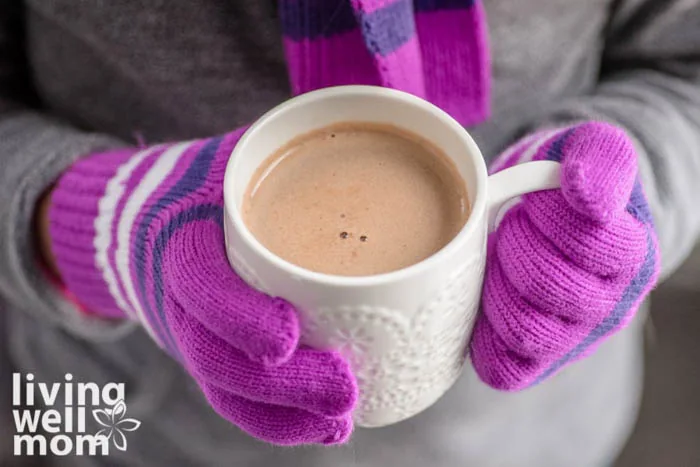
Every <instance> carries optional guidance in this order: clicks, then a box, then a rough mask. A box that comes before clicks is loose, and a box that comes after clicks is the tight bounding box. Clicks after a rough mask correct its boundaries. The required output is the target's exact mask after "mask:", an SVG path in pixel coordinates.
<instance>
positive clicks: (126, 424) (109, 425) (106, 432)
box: [92, 400, 141, 451]
mask: <svg viewBox="0 0 700 467" xmlns="http://www.w3.org/2000/svg"><path fill="white" fill-rule="evenodd" d="M125 415H126V404H125V403H124V401H123V400H120V401H119V402H117V403H116V404H114V407H112V408H106V409H95V410H93V411H92V416H93V417H94V418H95V420H96V421H97V423H99V424H100V425H102V426H103V427H104V428H102V429H100V431H98V432H97V433H96V434H95V437H98V436H103V437H105V438H107V440H109V439H112V442H113V443H114V447H116V448H117V449H119V450H120V451H126V436H125V435H124V432H125V431H136V430H138V428H139V427H140V426H141V422H140V421H138V420H134V419H133V418H124V416H125Z"/></svg>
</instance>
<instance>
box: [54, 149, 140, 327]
mask: <svg viewBox="0 0 700 467" xmlns="http://www.w3.org/2000/svg"><path fill="white" fill-rule="evenodd" d="M136 151H137V150H136V149H133V148H129V149H121V150H114V151H109V152H104V153H99V154H94V155H91V156H89V157H86V158H84V159H82V160H79V161H78V162H76V163H75V164H74V165H73V166H72V167H71V168H70V169H69V170H68V171H66V172H65V173H64V174H63V176H62V177H61V178H60V180H59V182H58V184H57V186H56V187H55V188H54V190H53V192H52V194H51V205H50V208H49V232H50V236H51V249H52V252H53V254H54V256H55V258H56V264H57V266H58V270H59V271H60V273H61V279H62V280H63V282H64V283H65V285H66V287H67V288H68V290H70V292H71V293H72V294H73V295H74V296H75V297H76V298H77V300H78V301H79V302H80V303H81V304H82V305H83V306H84V307H85V308H86V309H87V310H89V311H90V312H91V313H94V314H97V315H100V316H103V317H107V318H124V317H125V316H126V314H125V311H124V310H122V309H120V308H119V306H117V303H116V301H115V299H114V298H113V296H112V294H111V293H110V291H109V287H108V285H107V282H105V280H104V278H103V274H102V271H101V268H100V265H99V264H98V261H99V258H98V257H97V250H96V247H95V238H96V234H97V231H96V225H95V221H96V219H97V217H98V214H99V209H100V200H101V199H102V198H103V196H104V194H105V190H106V188H107V183H108V181H109V180H110V179H111V178H112V177H114V176H115V174H116V172H117V170H118V169H119V167H120V166H121V165H122V164H124V163H125V162H126V161H127V160H129V158H131V157H132V156H133V155H134V153H135V152H136ZM105 208H107V209H115V208H116V206H112V207H109V206H102V209H105Z"/></svg>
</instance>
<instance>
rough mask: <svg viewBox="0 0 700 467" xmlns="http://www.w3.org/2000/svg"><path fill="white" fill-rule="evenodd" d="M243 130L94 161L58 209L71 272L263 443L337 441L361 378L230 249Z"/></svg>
mask: <svg viewBox="0 0 700 467" xmlns="http://www.w3.org/2000/svg"><path fill="white" fill-rule="evenodd" d="M241 133H242V131H241V130H239V131H235V132H233V133H230V134H227V135H224V136H222V137H216V138H212V139H206V140H200V141H193V142H184V143H177V144H168V145H158V146H154V147H151V148H145V149H142V150H137V149H125V150H117V151H113V152H107V153H102V154H95V155H92V156H90V157H86V158H84V159H82V160H80V161H79V162H78V163H76V164H75V165H74V166H73V167H72V168H71V169H70V170H69V171H68V172H66V173H65V175H64V176H63V177H62V178H61V179H60V181H59V183H58V186H57V187H56V188H55V190H54V192H53V195H52V205H51V209H50V213H49V215H50V221H51V227H50V229H51V238H52V246H53V250H54V253H55V255H56V259H57V262H58V267H59V269H60V271H61V273H62V278H63V280H64V281H65V282H66V285H67V286H68V288H69V289H70V290H71V291H72V292H73V293H74V294H75V295H76V296H77V297H78V298H79V299H80V301H81V303H82V304H83V305H85V306H86V307H88V308H89V309H90V310H93V311H94V312H96V313H99V314H101V315H103V316H108V317H115V318H116V317H125V316H128V317H129V318H131V319H134V320H138V321H139V322H141V324H142V325H143V326H144V328H145V329H146V330H147V331H148V332H149V334H150V335H151V337H152V338H153V339H154V340H155V341H156V342H157V343H158V344H159V345H160V346H161V347H162V348H163V349H164V350H166V351H167V352H168V353H169V354H170V355H171V356H173V357H174V358H176V359H177V360H179V361H180V362H181V363H182V365H183V366H184V367H185V368H186V369H187V371H188V372H189V373H190V374H191V375H192V376H193V377H194V379H195V380H196V381H197V383H198V384H199V386H200V387H201V389H202V390H203V392H204V394H205V395H206V397H207V399H208V400H209V402H210V403H211V405H212V407H213V408H214V409H215V410H216V411H217V412H218V413H219V414H220V415H221V416H223V417H224V418H226V419H228V420H230V421H231V422H233V423H234V424H236V425H238V426H239V427H240V428H242V429H243V430H245V431H247V432H248V433H250V434H251V435H253V436H256V437H258V438H260V439H263V440H266V441H269V442H272V443H276V444H282V445H288V444H304V443H326V444H332V443H339V442H343V441H345V440H346V439H347V438H348V436H349V435H350V433H351V431H352V421H351V418H350V412H351V410H352V408H353V407H354V404H355V401H356V398H357V387H356V384H355V380H354V377H353V375H352V373H351V371H350V368H349V366H348V364H347V363H346V362H345V361H344V360H343V359H342V358H341V357H340V356H339V355H338V354H336V353H333V352H324V351H318V350H314V349H308V348H298V339H299V325H298V321H297V316H296V313H295V310H294V309H293V308H292V306H291V305H289V304H288V303H286V302H285V301H284V300H282V299H278V298H272V297H268V296H266V295H264V294H262V293H260V292H257V291H256V290H254V289H252V288H250V287H248V286H247V284H245V283H244V282H243V280H242V279H240V278H239V277H238V276H237V275H236V274H235V273H234V272H233V270H232V269H231V267H230V266H229V264H228V261H227V259H226V253H225V250H224V239H223V230H222V212H223V193H222V192H223V177H224V171H225V167H226V162H227V160H228V158H229V156H230V154H231V150H232V149H233V147H234V145H235V144H236V142H237V141H238V138H239V137H240V135H241Z"/></svg>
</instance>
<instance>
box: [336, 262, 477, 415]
mask: <svg viewBox="0 0 700 467" xmlns="http://www.w3.org/2000/svg"><path fill="white" fill-rule="evenodd" d="M482 275H483V266H482V264H481V262H480V261H473V262H470V263H468V264H466V265H465V266H464V267H463V268H462V269H460V270H459V271H457V272H456V273H455V274H454V275H453V276H452V278H451V279H450V280H449V281H448V282H447V283H446V284H445V285H444V287H443V288H442V289H440V290H439V291H438V292H437V293H436V294H435V295H434V296H433V298H432V299H431V300H429V301H428V302H427V303H426V304H425V305H424V306H423V307H422V308H421V309H420V311H419V313H418V314H417V316H416V317H415V318H414V319H413V320H412V322H411V325H410V328H409V329H410V333H408V335H407V339H405V340H403V341H402V345H397V346H395V347H393V349H391V351H390V352H388V353H385V354H381V355H379V356H378V357H377V354H374V353H372V355H373V357H377V358H367V355H368V353H367V352H365V353H364V356H365V357H364V358H360V359H357V358H355V359H353V360H352V361H353V362H354V365H353V368H355V369H356V377H357V378H358V383H359V385H360V391H361V396H362V397H361V402H360V406H359V408H358V410H357V412H356V420H357V421H358V422H360V423H362V424H364V425H366V426H371V425H372V423H371V420H369V419H366V418H364V417H365V414H370V413H377V412H378V411H383V412H386V411H391V412H393V413H394V414H396V418H398V419H402V418H406V417H407V416H409V415H410V414H411V413H415V410H416V408H417V407H421V408H426V407H429V406H430V405H432V404H433V403H434V402H435V400H436V399H437V398H438V397H439V396H440V395H441V394H442V393H443V392H444V390H445V389H446V388H448V387H450V386H451V385H452V384H453V383H454V382H455V381H456V380H457V378H458V377H459V375H460V374H461V370H462V364H463V362H464V360H465V359H466V348H467V343H468V339H469V335H470V333H471V327H472V326H473V324H474V319H475V315H476V312H477V310H478V305H479V300H480V296H481V294H480V290H479V289H478V288H477V289H475V288H474V284H475V283H480V281H481V277H482ZM465 312H466V313H465ZM346 348H348V347H346ZM426 369H427V371H426ZM387 383H389V384H387ZM375 386H376V388H375ZM377 388H382V389H377ZM387 388H388V389H387Z"/></svg>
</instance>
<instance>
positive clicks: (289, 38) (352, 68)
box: [279, 0, 491, 126]
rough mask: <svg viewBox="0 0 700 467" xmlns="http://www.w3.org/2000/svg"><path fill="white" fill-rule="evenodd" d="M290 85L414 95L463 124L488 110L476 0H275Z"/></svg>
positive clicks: (298, 89)
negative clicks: (346, 86)
mask: <svg viewBox="0 0 700 467" xmlns="http://www.w3.org/2000/svg"><path fill="white" fill-rule="evenodd" d="M279 11H280V17H281V20H282V31H283V34H284V46H285V52H286V57H287V65H288V69H289V77H290V80H291V84H292V91H293V92H294V93H295V94H300V93H304V92H307V91H311V90H314V89H318V88H322V87H326V86H337V85H344V84H367V85H376V86H385V87H390V88H394V89H399V90H401V91H405V92H409V93H411V94H414V95H416V96H418V97H422V98H424V99H426V100H428V101H430V102H432V103H433V104H435V105H437V106H438V107H440V108H442V109H443V110H445V111H446V112H447V113H449V114H450V115H452V117H454V118H455V119H456V120H457V121H459V122H460V123H461V124H462V125H464V126H471V125H476V124H478V123H481V122H483V121H484V120H485V119H486V118H487V117H488V116H489V114H490V103H491V101H490V98H491V92H490V85H491V63H490V54H489V44H488V29H487V23H486V14H485V11H484V8H483V5H482V4H481V2H480V1H479V0H413V1H411V0H341V1H329V0H304V1H302V0H280V8H279Z"/></svg>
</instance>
